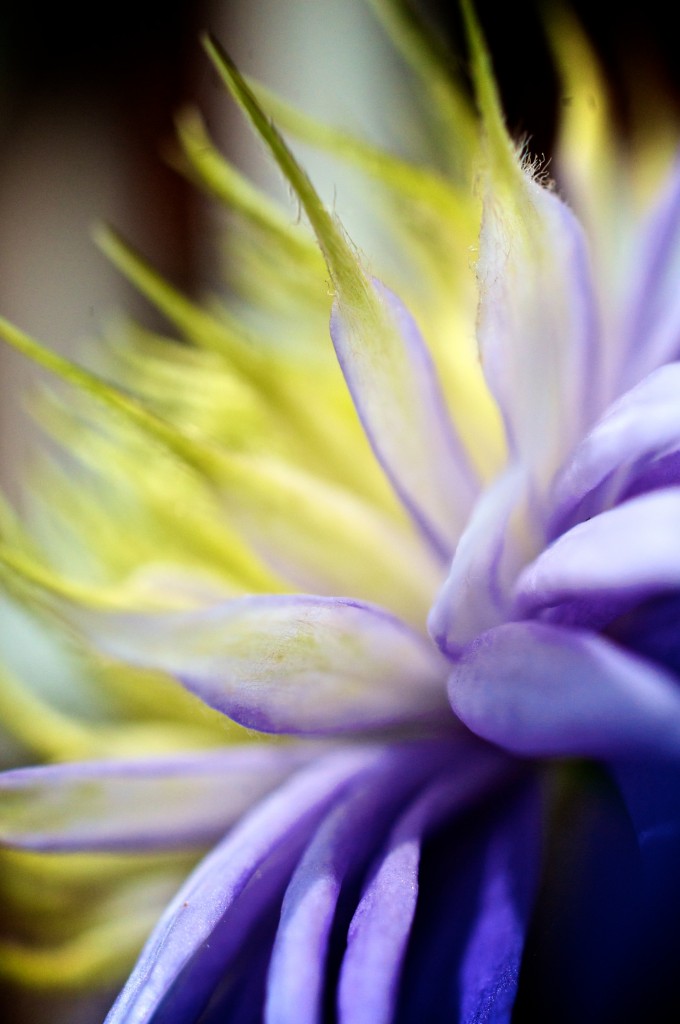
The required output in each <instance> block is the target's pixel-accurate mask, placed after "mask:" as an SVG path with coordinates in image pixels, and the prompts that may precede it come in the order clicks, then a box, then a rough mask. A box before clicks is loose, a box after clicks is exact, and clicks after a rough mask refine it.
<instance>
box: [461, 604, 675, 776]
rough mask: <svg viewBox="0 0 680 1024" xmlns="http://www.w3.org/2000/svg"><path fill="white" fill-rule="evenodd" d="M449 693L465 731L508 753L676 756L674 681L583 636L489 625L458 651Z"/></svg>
mask: <svg viewBox="0 0 680 1024" xmlns="http://www.w3.org/2000/svg"><path fill="white" fill-rule="evenodd" d="M449 695H450V698H451V704H452V706H453V709H454V711H455V712H456V713H457V714H458V715H459V716H460V718H461V719H462V720H463V721H464V722H465V724H466V725H467V726H468V727H469V728H470V729H471V730H472V731H473V732H475V733H477V734H478V735H479V736H482V737H483V738H484V739H486V740H489V741H491V742H492V743H498V744H499V745H500V746H502V747H504V748H506V749H507V750H510V751H512V752H514V753H516V754H520V755H524V756H532V757H541V756H566V755H569V756H578V757H589V756H594V757H609V756H613V755H617V754H618V755H635V756H638V755H639V754H641V753H644V752H649V751H653V752H654V753H655V755H657V756H667V755H669V754H670V755H673V756H677V755H678V754H680V688H678V686H677V683H676V680H675V678H674V677H673V676H672V675H670V674H669V673H666V672H663V671H661V670H659V669H657V668H655V667H654V666H653V665H651V664H650V663H649V662H646V661H643V660H642V659H641V658H637V657H635V656H633V655H630V654H628V653H626V652H624V651H623V650H621V649H620V648H618V647H616V646H615V645H614V644H612V643H610V642H609V641H608V640H605V639H604V638H603V637H600V636H596V635H594V634H592V633H587V632H581V631H577V630H571V629H561V628H559V627H555V626H548V625H544V624H542V623H538V622H522V623H519V622H518V623H508V624H506V625H503V626H498V627H497V628H496V629H492V630H490V631H489V632H488V633H486V634H484V635H483V636H481V637H480V638H479V639H478V640H477V641H476V642H475V643H473V644H471V645H470V647H469V648H468V649H467V650H466V651H465V652H464V654H463V657H462V659H461V661H460V663H459V664H457V665H456V666H455V668H454V670H453V672H452V673H451V677H450V680H449Z"/></svg>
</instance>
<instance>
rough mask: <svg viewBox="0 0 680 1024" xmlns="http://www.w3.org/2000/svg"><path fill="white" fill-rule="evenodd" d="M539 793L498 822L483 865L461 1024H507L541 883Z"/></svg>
mask: <svg viewBox="0 0 680 1024" xmlns="http://www.w3.org/2000/svg"><path fill="white" fill-rule="evenodd" d="M540 848H541V813H540V803H539V800H538V794H537V793H536V791H535V789H531V790H530V791H529V792H528V793H523V794H522V795H521V797H520V798H519V799H518V800H516V801H515V802H514V803H513V804H511V805H510V807H509V808H508V809H507V810H506V811H505V813H504V814H502V815H500V816H499V820H498V821H497V822H496V824H495V828H494V829H493V832H492V834H491V838H490V842H489V845H488V848H487V851H486V856H485V859H484V868H483V872H482V879H481V884H480V890H479V899H478V907H477V914H476V918H475V921H474V924H473V928H472V932H471V934H470V938H469V940H468V943H467V948H466V950H465V954H464V956H463V959H462V962H461V966H460V971H459V979H460V1004H461V1005H460V1020H461V1024H509V1022H510V1020H511V1017H512V1011H513V1007H514V1004H515V996H516V995H517V986H518V983H519V971H520V965H521V962H522V953H523V951H524V942H525V938H526V931H527V924H528V920H529V915H530V913H531V909H532V906H533V902H534V898H535V895H536V890H537V887H538V881H539V867H540Z"/></svg>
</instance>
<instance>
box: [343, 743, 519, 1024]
mask: <svg viewBox="0 0 680 1024" xmlns="http://www.w3.org/2000/svg"><path fill="white" fill-rule="evenodd" d="M462 753H463V757H462V758H461V759H460V763H458V764H456V765H454V766H453V768H452V769H450V770H449V771H448V772H447V774H446V777H444V778H442V777H441V776H439V777H437V779H436V780H435V781H434V782H432V783H430V784H429V785H428V786H427V788H426V789H425V790H424V791H423V792H422V793H421V794H420V795H419V796H417V797H416V799H415V800H414V801H413V802H412V803H411V804H410V805H409V807H408V808H407V810H406V811H405V812H404V814H403V815H402V816H401V817H400V818H399V820H398V821H397V824H396V825H395V826H394V828H393V830H392V832H391V834H390V837H389V839H388V842H387V846H386V848H385V850H384V851H382V853H381V854H380V857H379V858H378V860H377V861H376V864H375V867H374V870H373V872H372V875H371V877H370V880H369V882H368V884H367V886H366V887H365V890H364V893H363V895H362V897H361V901H360V902H359V905H358V907H357V910H356V912H355V914H354V917H353V919H352V923H351V925H350V929H349V934H348V940H347V951H346V953H345V956H344V959H343V963H342V972H341V975H340V984H339V990H338V1009H339V1019H340V1021H342V1024H389V1022H390V1021H392V1019H393V1014H394V1009H395V1004H396V1000H397V996H398V991H399V983H400V975H401V967H402V963H403V959H404V956H405V953H406V946H407V943H408V938H409V935H410V932H411V925H412V922H413V917H414V914H415V911H416V905H417V901H418V875H419V869H420V857H421V848H422V843H423V840H424V838H425V837H426V836H427V835H428V834H429V833H431V832H432V831H434V830H435V829H436V828H437V827H438V826H439V825H440V824H441V823H442V822H443V821H445V820H447V819H448V818H450V817H451V816H453V815H455V814H456V813H458V812H460V811H461V810H464V809H465V808H466V807H467V806H468V805H469V804H470V803H471V802H472V801H475V800H476V799H477V798H478V797H480V796H481V795H482V794H483V793H485V792H486V791H487V790H488V789H489V787H490V786H492V785H493V784H494V783H497V782H499V781H500V780H501V779H503V778H507V776H508V774H509V764H508V762H507V760H505V758H503V757H500V756H498V755H496V754H494V752H493V751H491V750H490V749H488V748H487V749H484V748H482V747H479V748H477V749H474V748H472V747H469V748H467V749H465V748H463V750H462Z"/></svg>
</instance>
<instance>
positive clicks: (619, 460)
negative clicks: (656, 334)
mask: <svg viewBox="0 0 680 1024" xmlns="http://www.w3.org/2000/svg"><path fill="white" fill-rule="evenodd" d="M678 395H680V363H671V364H669V365H668V366H662V367H661V368H660V369H658V370H655V371H654V372H653V373H651V374H650V375H649V376H648V377H646V378H645V379H644V380H643V381H641V383H640V384H638V385H637V387H634V388H632V389H631V390H630V391H628V392H627V393H626V394H625V395H623V396H622V397H621V398H620V399H619V400H618V401H617V402H615V403H614V404H613V405H612V406H611V407H610V408H609V409H608V410H607V412H606V413H605V415H604V416H603V417H602V419H601V420H600V421H599V422H598V423H597V424H596V425H595V427H594V428H593V429H592V431H591V432H590V433H589V434H588V436H587V437H586V438H585V439H584V440H583V441H582V442H581V444H580V445H579V446H578V447H577V449H576V451H575V453H574V455H573V457H572V458H571V459H570V460H569V462H568V463H567V464H566V466H565V468H564V470H563V471H562V472H561V473H560V475H559V476H558V478H557V480H556V482H555V485H554V489H553V504H554V511H553V513H552V516H551V521H552V523H551V526H550V527H549V529H548V532H549V534H550V535H551V536H555V535H557V534H559V533H562V532H563V531H564V530H565V529H566V528H567V527H569V526H572V525H573V524H574V523H575V522H577V521H578V520H579V519H581V520H582V519H587V518H590V517H591V516H593V515H596V514H597V513H599V512H602V511H603V510H605V509H606V508H608V507H611V506H612V505H614V504H616V502H618V501H619V500H620V499H621V497H622V496H624V495H626V494H627V493H630V491H631V490H632V489H635V490H636V491H640V490H641V488H640V478H641V477H642V478H644V477H645V476H649V475H650V473H652V472H653V469H654V465H655V464H656V463H658V462H659V460H661V459H664V458H665V457H667V456H668V455H672V454H673V453H676V452H677V451H678V449H680V404H679V403H678ZM663 482H664V483H665V482H667V481H663ZM650 489H651V487H650Z"/></svg>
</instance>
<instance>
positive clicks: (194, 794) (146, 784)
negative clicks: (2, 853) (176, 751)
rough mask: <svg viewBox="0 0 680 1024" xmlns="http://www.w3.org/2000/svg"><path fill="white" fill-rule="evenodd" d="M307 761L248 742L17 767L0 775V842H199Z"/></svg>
mask: <svg viewBox="0 0 680 1024" xmlns="http://www.w3.org/2000/svg"><path fill="white" fill-rule="evenodd" d="M313 756H315V751H314V748H312V747H311V746H299V747H279V748H277V747H272V746H271V745H267V746H264V745H260V744H252V745H249V746H243V747H231V748H229V749H228V750H220V751H214V752H213V751H210V752H207V753H201V754H185V755H175V756H173V757H164V758H155V759H153V760H152V759H145V760H142V761H94V762H91V763H87V764H60V765H49V766H45V767H38V768H18V769H16V770H15V771H9V772H5V773H4V774H2V775H0V843H2V844H6V845H9V846H15V847H20V848H24V849H31V850H51V851H60V852H67V851H76V850H78V851H80V850H107V851H114V850H163V849H175V848H187V847H196V846H199V847H200V846H206V845H208V844H209V843H211V842H214V841H216V840H217V839H219V838H220V837H221V836H222V835H224V833H225V831H226V830H227V828H228V827H229V826H230V825H232V824H233V823H234V822H235V821H237V820H238V818H240V817H241V815H242V814H243V813H244V812H245V811H247V810H248V809H249V808H250V806H251V805H252V804H253V803H255V802H256V801H257V800H259V799H261V798H262V797H263V796H264V795H265V794H266V793H268V792H269V791H270V790H271V789H273V788H274V787H275V786H277V785H278V784H279V783H281V782H282V781H283V780H284V779H285V778H286V777H287V776H288V775H290V773H291V772H292V771H293V770H295V769H296V768H298V767H300V766H301V765H303V764H305V763H306V762H307V761H309V760H310V758H311V757H313ZM316 756H318V750H316Z"/></svg>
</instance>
